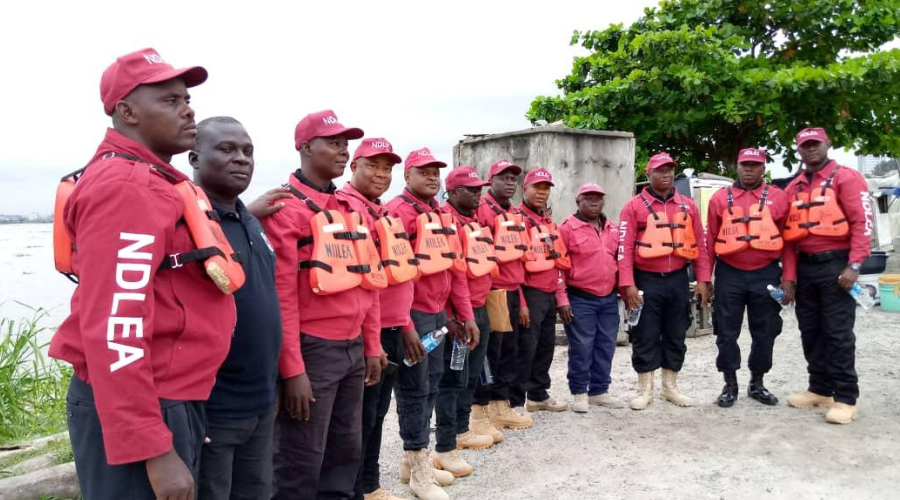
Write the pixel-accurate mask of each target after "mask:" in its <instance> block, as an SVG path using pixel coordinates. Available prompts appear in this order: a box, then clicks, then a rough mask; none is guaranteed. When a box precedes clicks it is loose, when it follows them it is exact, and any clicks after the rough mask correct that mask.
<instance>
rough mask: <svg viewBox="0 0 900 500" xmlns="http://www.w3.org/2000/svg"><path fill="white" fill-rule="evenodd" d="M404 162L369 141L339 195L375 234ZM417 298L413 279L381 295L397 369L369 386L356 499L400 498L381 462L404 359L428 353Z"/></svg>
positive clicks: (388, 357) (388, 351) (387, 358)
mask: <svg viewBox="0 0 900 500" xmlns="http://www.w3.org/2000/svg"><path fill="white" fill-rule="evenodd" d="M401 161H402V160H401V158H400V157H399V156H397V155H396V154H395V153H394V148H393V146H391V143H390V142H388V140H387V139H383V138H367V139H363V141H362V143H361V144H360V145H359V147H357V148H356V151H355V152H354V153H353V161H352V162H351V163H350V170H351V171H352V172H353V176H352V177H351V178H350V182H348V183H347V184H346V185H344V187H342V188H341V189H339V190H338V191H337V193H335V196H337V197H338V199H340V200H343V201H346V202H347V204H348V205H350V207H351V208H352V209H353V210H355V211H357V212H359V213H361V214H363V216H365V218H366V227H367V228H368V229H369V232H370V234H373V235H374V234H376V226H375V224H376V219H377V218H380V217H383V216H385V215H387V208H386V207H385V206H384V205H383V204H382V203H381V196H382V195H383V194H384V193H385V191H387V190H388V188H390V187H391V178H392V174H393V167H394V166H395V165H396V164H398V163H400V162H401ZM412 294H413V283H412V281H407V282H405V283H401V284H399V285H391V286H388V287H387V288H385V289H383V290H380V291H379V294H378V296H379V302H380V305H381V349H382V358H381V366H382V368H387V367H388V363H389V362H390V363H392V365H391V368H390V369H385V370H384V371H382V376H381V381H380V382H378V383H376V384H367V385H366V389H365V393H364V396H363V408H362V454H361V455H362V463H361V466H360V469H359V474H358V475H357V478H356V492H355V497H354V498H355V499H356V500H363V499H365V500H399V499H398V497H395V496H393V495H391V494H390V493H389V492H388V491H387V490H385V489H383V488H382V487H381V483H380V470H379V465H378V459H379V457H380V456H381V435H382V434H381V432H382V427H383V425H384V417H385V415H387V412H388V409H389V408H390V406H391V391H392V390H393V389H394V385H395V383H397V376H398V372H399V371H400V370H399V369H398V368H399V367H400V366H405V365H403V364H402V362H403V358H404V357H409V358H410V359H414V360H419V359H421V358H422V357H423V356H424V353H425V351H424V348H423V347H422V341H420V340H419V337H418V335H417V334H416V332H415V330H414V329H413V328H412V326H411V324H410V320H409V308H410V306H411V305H412V298H413V295H412ZM404 342H406V343H408V344H409V349H410V350H411V352H410V354H407V350H406V349H405V348H404ZM404 383H405V381H404V382H401V386H402V387H398V388H397V391H398V392H400V391H403V390H405V387H406V386H405V385H404ZM398 399H399V398H398ZM398 411H400V408H399V407H398ZM400 422H401V424H402V425H401V428H400V435H401V437H403V436H405V435H406V434H407V433H408V432H409V431H408V429H407V428H406V425H405V423H406V421H405V420H403V419H401V420H400Z"/></svg>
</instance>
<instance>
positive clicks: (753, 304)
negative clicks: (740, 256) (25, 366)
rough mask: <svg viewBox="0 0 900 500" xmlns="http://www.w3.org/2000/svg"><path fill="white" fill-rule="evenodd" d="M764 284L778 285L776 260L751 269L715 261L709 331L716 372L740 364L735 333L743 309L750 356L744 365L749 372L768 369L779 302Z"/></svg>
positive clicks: (777, 330)
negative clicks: (713, 340) (712, 335)
mask: <svg viewBox="0 0 900 500" xmlns="http://www.w3.org/2000/svg"><path fill="white" fill-rule="evenodd" d="M767 285H774V286H775V287H776V288H777V287H779V286H781V268H780V267H779V266H778V261H773V262H772V263H770V264H769V265H767V266H765V267H762V268H760V269H755V270H753V271H744V270H741V269H738V268H736V267H732V266H730V265H728V264H727V263H725V262H723V261H722V260H718V261H717V262H716V300H715V302H714V304H713V309H714V313H715V314H714V315H713V331H714V332H715V334H716V347H718V348H719V355H718V357H717V358H716V368H718V369H719V371H720V372H734V371H737V370H739V369H740V368H741V348H740V347H739V346H738V337H740V336H741V325H742V323H743V321H744V309H746V310H747V323H748V324H749V326H750V338H751V339H752V342H751V344H750V358H749V359H748V361H747V365H748V366H749V367H750V371H751V372H753V373H760V374H762V373H768V372H769V370H771V369H772V349H773V348H774V347H775V338H776V337H778V335H780V334H781V327H782V320H781V314H780V313H781V304H779V303H778V302H775V301H774V300H772V297H770V296H769V292H768V290H767V289H766V286H767Z"/></svg>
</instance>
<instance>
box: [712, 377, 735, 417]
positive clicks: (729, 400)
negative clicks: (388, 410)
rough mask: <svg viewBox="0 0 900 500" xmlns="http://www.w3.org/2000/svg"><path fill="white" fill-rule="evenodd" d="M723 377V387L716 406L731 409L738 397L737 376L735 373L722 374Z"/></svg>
mask: <svg viewBox="0 0 900 500" xmlns="http://www.w3.org/2000/svg"><path fill="white" fill-rule="evenodd" d="M723 375H724V376H725V387H723V388H722V394H719V399H718V400H717V401H716V404H718V405H719V406H721V407H722V408H731V407H732V406H734V402H735V401H736V400H737V395H738V383H737V374H736V373H735V372H723Z"/></svg>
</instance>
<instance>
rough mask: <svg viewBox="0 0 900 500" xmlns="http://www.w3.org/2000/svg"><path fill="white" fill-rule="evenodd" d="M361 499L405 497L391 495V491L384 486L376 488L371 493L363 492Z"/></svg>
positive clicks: (386, 499) (381, 499) (399, 499)
mask: <svg viewBox="0 0 900 500" xmlns="http://www.w3.org/2000/svg"><path fill="white" fill-rule="evenodd" d="M363 500H406V499H405V498H402V497H395V496H394V495H391V493H390V492H389V491H388V490H386V489H384V488H378V489H377V490H375V491H373V492H372V493H364V494H363Z"/></svg>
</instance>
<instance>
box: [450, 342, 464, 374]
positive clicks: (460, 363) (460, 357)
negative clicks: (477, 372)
mask: <svg viewBox="0 0 900 500" xmlns="http://www.w3.org/2000/svg"><path fill="white" fill-rule="evenodd" d="M468 352H469V346H468V345H466V344H465V343H464V342H460V341H459V340H454V341H453V352H452V353H451V354H450V369H451V370H454V371H460V370H462V369H463V367H465V366H466V354H467V353H468Z"/></svg>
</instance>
